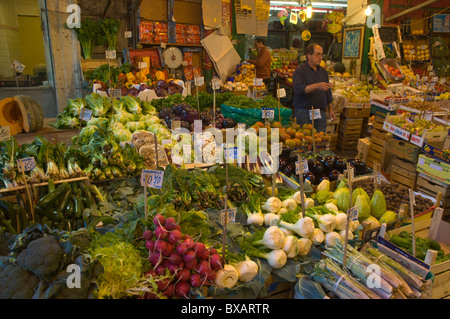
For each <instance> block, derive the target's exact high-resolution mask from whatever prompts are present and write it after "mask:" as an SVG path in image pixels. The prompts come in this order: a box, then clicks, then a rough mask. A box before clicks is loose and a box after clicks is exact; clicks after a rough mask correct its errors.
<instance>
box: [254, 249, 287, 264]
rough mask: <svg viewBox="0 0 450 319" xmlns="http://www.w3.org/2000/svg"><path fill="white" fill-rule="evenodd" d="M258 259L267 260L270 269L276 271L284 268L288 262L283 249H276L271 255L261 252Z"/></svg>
mask: <svg viewBox="0 0 450 319" xmlns="http://www.w3.org/2000/svg"><path fill="white" fill-rule="evenodd" d="M258 257H262V258H264V259H266V260H267V262H268V263H269V265H270V267H272V268H274V269H280V268H283V266H284V265H286V262H287V255H286V253H285V252H284V250H283V249H274V250H272V251H271V252H269V253H262V252H261V253H260V254H259V256H258Z"/></svg>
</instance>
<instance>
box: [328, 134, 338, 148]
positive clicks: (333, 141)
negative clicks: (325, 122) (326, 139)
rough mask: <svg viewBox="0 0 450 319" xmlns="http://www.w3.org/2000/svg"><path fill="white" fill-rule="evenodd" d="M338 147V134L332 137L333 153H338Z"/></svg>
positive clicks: (331, 146)
mask: <svg viewBox="0 0 450 319" xmlns="http://www.w3.org/2000/svg"><path fill="white" fill-rule="evenodd" d="M337 145H338V133H335V134H331V135H330V150H331V151H333V152H334V151H336V150H337Z"/></svg>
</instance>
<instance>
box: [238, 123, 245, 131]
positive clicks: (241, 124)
mask: <svg viewBox="0 0 450 319" xmlns="http://www.w3.org/2000/svg"><path fill="white" fill-rule="evenodd" d="M245 128H246V125H245V123H238V130H245Z"/></svg>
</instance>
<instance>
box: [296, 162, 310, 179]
mask: <svg viewBox="0 0 450 319" xmlns="http://www.w3.org/2000/svg"><path fill="white" fill-rule="evenodd" d="M308 172H309V167H308V160H306V159H303V160H301V161H300V162H295V174H297V175H300V174H303V173H308Z"/></svg>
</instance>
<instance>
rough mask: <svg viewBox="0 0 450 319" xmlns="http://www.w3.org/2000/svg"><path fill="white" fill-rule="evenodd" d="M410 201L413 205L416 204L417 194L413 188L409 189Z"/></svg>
mask: <svg viewBox="0 0 450 319" xmlns="http://www.w3.org/2000/svg"><path fill="white" fill-rule="evenodd" d="M409 202H410V203H411V205H416V196H415V195H414V192H413V191H412V190H411V189H409Z"/></svg>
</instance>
